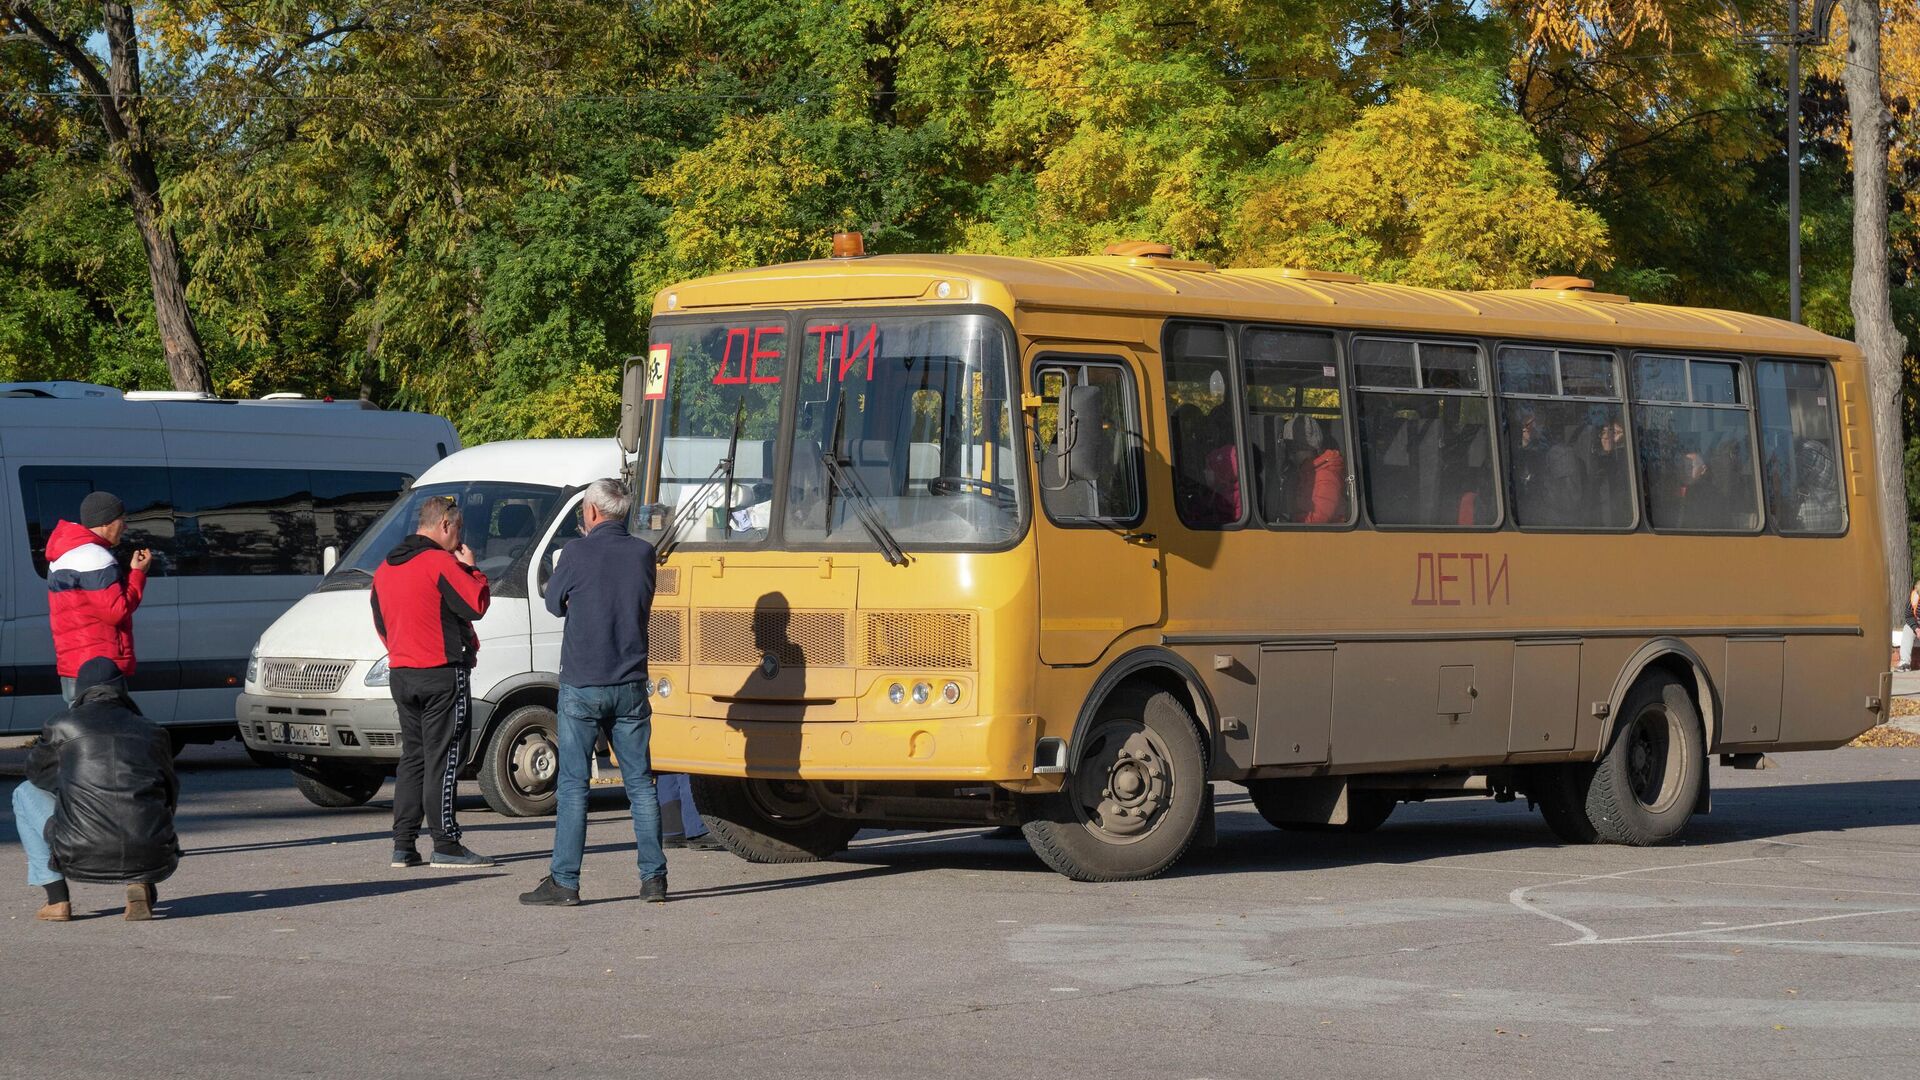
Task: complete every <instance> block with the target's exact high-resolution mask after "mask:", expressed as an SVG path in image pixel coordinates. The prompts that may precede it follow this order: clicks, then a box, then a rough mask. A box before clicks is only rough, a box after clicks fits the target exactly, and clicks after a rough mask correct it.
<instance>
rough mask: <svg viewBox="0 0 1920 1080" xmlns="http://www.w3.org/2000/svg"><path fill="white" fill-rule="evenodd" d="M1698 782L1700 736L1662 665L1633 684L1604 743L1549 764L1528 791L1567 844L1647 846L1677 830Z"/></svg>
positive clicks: (1702, 758) (1681, 692)
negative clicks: (1580, 758) (1595, 752)
mask: <svg viewBox="0 0 1920 1080" xmlns="http://www.w3.org/2000/svg"><path fill="white" fill-rule="evenodd" d="M1705 781H1706V736H1705V734H1704V733H1703V732H1702V730H1701V725H1700V712H1699V710H1698V709H1696V708H1694V705H1693V699H1692V698H1691V697H1689V696H1688V695H1687V691H1686V688H1685V687H1684V686H1682V685H1681V684H1680V680H1678V679H1676V678H1674V677H1673V675H1671V674H1670V673H1667V672H1664V671H1662V672H1654V673H1650V674H1648V675H1646V676H1644V677H1642V678H1641V679H1640V681H1639V682H1637V683H1635V684H1634V686H1633V689H1632V690H1631V691H1629V692H1628V693H1627V697H1626V700H1625V701H1624V702H1622V703H1621V708H1620V722H1619V723H1618V724H1617V725H1616V726H1615V727H1614V729H1613V736H1612V738H1611V739H1610V740H1609V741H1608V743H1607V749H1606V752H1605V753H1604V754H1602V755H1601V756H1600V759H1599V760H1598V761H1595V762H1593V763H1591V764H1583V763H1573V764H1568V765H1561V766H1556V767H1554V769H1553V770H1552V771H1551V772H1550V773H1549V775H1548V777H1547V779H1546V781H1545V782H1544V783H1543V784H1542V785H1541V786H1540V789H1539V790H1538V791H1536V792H1535V793H1534V798H1535V800H1536V801H1537V802H1539V804H1540V812H1541V814H1542V815H1543V816H1544V817H1545V818H1546V819H1547V826H1548V827H1549V828H1551V829H1552V830H1553V832H1554V835H1556V836H1558V837H1559V838H1560V839H1561V840H1563V841H1565V842H1567V843H1575V844H1578V843H1587V844H1591V843H1596V842H1598V843H1606V844H1628V845H1632V846H1634V847H1648V846H1651V845H1654V844H1664V843H1666V842H1668V841H1670V840H1672V839H1674V838H1675V837H1677V836H1679V835H1680V831H1681V830H1682V829H1683V828H1685V827H1686V824H1687V819H1688V818H1691V817H1692V816H1693V810H1694V807H1695V806H1696V805H1698V804H1699V801H1700V792H1701V787H1702V785H1703V784H1704V783H1705Z"/></svg>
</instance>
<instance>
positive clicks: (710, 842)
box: [686, 832, 727, 851]
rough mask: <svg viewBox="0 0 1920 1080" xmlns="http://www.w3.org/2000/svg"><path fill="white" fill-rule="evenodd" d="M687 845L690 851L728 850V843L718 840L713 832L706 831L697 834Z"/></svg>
mask: <svg viewBox="0 0 1920 1080" xmlns="http://www.w3.org/2000/svg"><path fill="white" fill-rule="evenodd" d="M686 847H687V850H688V851H725V850H727V845H725V844H723V843H721V842H720V841H718V840H715V839H714V838H713V834H712V833H704V832H703V833H701V834H700V835H699V836H696V837H694V838H693V839H691V840H688V841H687V844H686Z"/></svg>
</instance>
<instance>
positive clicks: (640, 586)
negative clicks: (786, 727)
mask: <svg viewBox="0 0 1920 1080" xmlns="http://www.w3.org/2000/svg"><path fill="white" fill-rule="evenodd" d="M632 507H633V494H632V492H631V491H629V490H628V489H627V485H626V484H624V483H621V482H620V481H618V480H595V481H594V482H593V483H592V485H590V486H589V487H588V488H587V493H586V495H585V496H584V497H582V499H581V500H580V520H581V523H582V524H583V525H584V526H585V527H586V535H585V536H583V537H581V538H580V539H578V540H575V541H573V542H572V543H570V544H568V545H567V546H566V549H565V550H566V555H565V557H563V558H562V559H561V560H560V565H559V566H557V567H555V568H554V571H553V576H552V577H551V578H550V579H549V580H548V581H547V610H548V611H551V612H553V613H554V614H555V615H558V616H560V617H561V618H564V619H565V620H567V629H566V635H565V637H564V638H562V640H561V643H560V716H559V728H560V731H559V736H560V775H559V778H558V783H557V790H556V797H557V801H558V805H557V806H556V808H555V812H554V820H553V861H552V863H551V865H550V867H549V869H548V872H547V877H546V878H545V879H543V880H542V881H541V882H540V885H539V887H537V888H535V889H534V890H533V891H532V892H529V893H523V894H521V897H520V902H521V903H523V904H530V905H535V906H540V907H571V906H573V905H574V904H578V903H579V902H580V859H581V856H582V854H583V853H584V852H585V850H586V844H587V784H588V774H589V771H590V768H591V765H592V760H593V746H594V741H595V736H596V735H599V734H603V733H604V734H605V735H606V736H607V741H608V743H609V744H610V745H612V747H613V753H614V756H615V757H617V758H619V760H620V778H621V780H622V781H623V782H624V783H625V784H626V786H627V802H628V804H629V805H630V806H631V808H632V813H633V843H634V849H635V857H636V859H637V861H638V862H639V864H640V898H641V899H642V900H645V901H648V902H649V903H662V902H664V901H665V900H666V899H667V857H666V854H665V853H664V852H663V851H661V848H660V803H659V801H658V797H657V796H656V793H655V792H654V786H653V774H652V771H651V769H650V767H649V762H648V758H647V740H648V737H649V735H650V733H651V730H652V724H653V706H652V705H651V704H650V703H649V702H648V701H647V685H646V684H647V613H648V612H649V611H651V610H652V608H653V569H654V562H655V557H654V550H653V545H652V544H649V543H647V542H646V541H645V540H642V539H640V538H638V537H635V536H630V535H628V533H627V526H626V520H627V511H628V510H630V509H632Z"/></svg>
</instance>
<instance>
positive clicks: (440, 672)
mask: <svg viewBox="0 0 1920 1080" xmlns="http://www.w3.org/2000/svg"><path fill="white" fill-rule="evenodd" d="M462 519H463V515H462V514H461V512H460V504H459V503H458V502H456V501H455V500H454V499H453V498H451V497H448V496H439V497H435V498H431V499H428V500H427V501H426V502H425V503H423V504H422V505H421V507H420V518H419V530H418V531H417V532H415V533H414V534H413V535H412V536H409V537H407V538H406V539H405V540H402V541H400V543H399V545H398V546H396V547H395V548H394V549H393V550H392V551H390V552H388V553H387V557H386V559H384V560H382V562H381V563H380V566H379V567H378V568H377V569H375V570H374V572H373V627H374V629H375V630H378V631H379V632H380V640H381V641H382V642H384V643H385V644H386V646H387V667H388V669H389V670H390V671H391V672H392V675H391V681H390V683H389V687H390V688H391V690H392V692H393V703H394V705H395V706H396V707H397V708H398V709H399V712H400V769H399V772H398V773H397V775H396V776H395V777H394V784H393V862H392V865H393V866H396V867H412V866H419V865H421V859H420V851H419V849H418V848H417V847H415V844H416V842H417V841H418V839H419V837H420V821H421V818H422V817H426V819H427V829H428V831H429V832H431V833H432V834H433V859H432V862H433V865H434V866H450V867H469V866H492V865H494V863H493V860H492V859H489V858H487V857H486V856H484V855H477V854H475V853H473V852H471V851H468V850H467V849H466V848H465V847H464V846H462V845H461V843H460V825H459V823H458V822H457V821H455V820H454V816H453V800H454V793H455V790H456V789H457V787H458V786H459V785H458V778H459V773H460V751H461V748H462V745H463V744H464V742H465V740H466V734H467V723H468V716H469V713H470V711H471V708H470V702H469V698H468V694H469V692H470V688H469V687H468V685H467V676H468V673H469V672H470V671H471V670H472V668H473V658H474V654H475V653H477V652H478V651H479V650H480V639H479V637H478V636H477V635H475V634H474V632H473V621H474V620H475V619H478V618H479V617H480V616H482V615H485V614H486V613H487V600H488V595H487V575H485V574H483V573H481V572H480V571H479V570H477V569H475V568H474V565H473V551H472V550H471V549H470V548H468V547H467V545H466V544H464V543H462V542H461V540H460V530H461V526H462V524H463V520H462Z"/></svg>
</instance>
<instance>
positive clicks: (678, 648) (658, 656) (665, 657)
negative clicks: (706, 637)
mask: <svg viewBox="0 0 1920 1080" xmlns="http://www.w3.org/2000/svg"><path fill="white" fill-rule="evenodd" d="M686 625H687V624H686V617H685V613H684V612H681V611H678V610H676V609H673V608H654V609H653V610H652V611H650V612H648V613H647V659H648V660H649V661H651V662H653V663H656V664H684V663H686V662H687V631H686Z"/></svg>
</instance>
